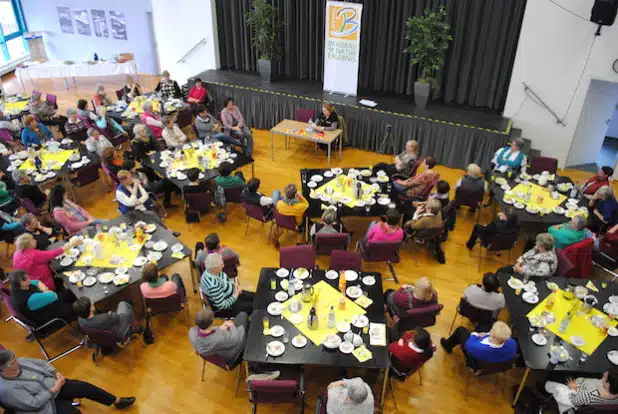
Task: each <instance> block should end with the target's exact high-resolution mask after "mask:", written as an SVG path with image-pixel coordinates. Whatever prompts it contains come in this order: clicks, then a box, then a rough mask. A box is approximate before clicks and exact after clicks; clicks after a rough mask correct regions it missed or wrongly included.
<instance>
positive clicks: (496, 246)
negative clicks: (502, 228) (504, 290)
mask: <svg viewBox="0 0 618 414" xmlns="http://www.w3.org/2000/svg"><path fill="white" fill-rule="evenodd" d="M518 237H519V233H518V232H508V233H498V234H496V235H494V236H493V237H492V238H491V239H490V240H489V243H488V244H487V246H483V242H482V241H481V242H480V244H479V245H480V248H479V266H478V270H479V271H480V270H481V262H482V261H483V247H485V251H486V252H500V251H503V250H507V251H508V263H511V251H512V250H513V248H514V247H515V243H517V238H518Z"/></svg>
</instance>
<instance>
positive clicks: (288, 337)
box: [283, 331, 290, 344]
mask: <svg viewBox="0 0 618 414" xmlns="http://www.w3.org/2000/svg"><path fill="white" fill-rule="evenodd" d="M289 340H290V334H289V333H288V331H283V343H284V344H287V343H288V341H289Z"/></svg>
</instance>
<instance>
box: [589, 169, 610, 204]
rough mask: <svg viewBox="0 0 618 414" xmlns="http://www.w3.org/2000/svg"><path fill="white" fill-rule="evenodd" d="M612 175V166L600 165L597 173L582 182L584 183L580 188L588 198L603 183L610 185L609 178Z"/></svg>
mask: <svg viewBox="0 0 618 414" xmlns="http://www.w3.org/2000/svg"><path fill="white" fill-rule="evenodd" d="M613 175H614V169H613V168H612V167H609V166H607V165H604V166H603V167H601V169H600V170H599V173H598V174H597V175H595V176H594V177H591V178H589V179H587V180H586V182H584V185H582V188H581V191H582V193H583V194H584V196H587V197H588V198H590V197H592V196H593V195H594V193H596V192H597V190H598V189H599V188H601V187H603V186H604V185H610V183H609V180H610V179H611V178H612V176H613Z"/></svg>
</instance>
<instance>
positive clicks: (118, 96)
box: [116, 89, 124, 101]
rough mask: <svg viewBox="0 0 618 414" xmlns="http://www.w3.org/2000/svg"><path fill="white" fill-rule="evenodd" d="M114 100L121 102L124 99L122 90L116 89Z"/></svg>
mask: <svg viewBox="0 0 618 414" xmlns="http://www.w3.org/2000/svg"><path fill="white" fill-rule="evenodd" d="M116 98H118V100H119V101H122V100H123V98H124V89H118V90H117V91H116Z"/></svg>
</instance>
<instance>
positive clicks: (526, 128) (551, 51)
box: [504, 0, 618, 167]
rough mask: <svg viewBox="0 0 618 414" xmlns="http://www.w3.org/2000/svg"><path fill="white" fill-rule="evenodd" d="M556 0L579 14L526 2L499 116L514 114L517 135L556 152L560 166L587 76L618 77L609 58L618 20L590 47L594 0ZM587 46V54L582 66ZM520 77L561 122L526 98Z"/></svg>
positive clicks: (539, 0) (540, 1)
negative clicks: (506, 95)
mask: <svg viewBox="0 0 618 414" xmlns="http://www.w3.org/2000/svg"><path fill="white" fill-rule="evenodd" d="M555 1H556V3H559V4H560V5H562V6H563V7H565V8H566V9H568V10H570V11H572V12H573V13H576V14H577V15H579V16H581V17H583V19H580V18H578V17H576V16H574V15H572V14H570V13H568V12H567V11H564V10H562V9H560V8H559V7H557V6H556V5H555V4H552V3H551V2H549V1H548V0H531V1H528V2H527V4H526V12H525V15H524V21H523V25H522V29H521V35H520V39H519V44H518V47H517V55H516V58H515V64H514V68H513V75H512V77H511V84H510V86H509V93H508V97H507V102H506V106H505V109H504V116H505V117H507V118H513V125H514V127H516V128H521V129H522V130H523V133H522V136H524V137H526V138H529V139H531V140H532V146H533V148H535V149H538V150H540V151H541V153H542V154H543V155H547V156H552V157H556V158H558V160H559V163H560V166H562V167H563V166H564V165H565V163H566V161H567V156H568V154H569V149H570V147H571V143H572V141H573V137H574V135H575V131H576V128H577V124H578V122H579V117H580V114H581V112H582V107H583V104H584V99H585V96H586V91H587V90H588V86H589V84H590V80H591V79H600V80H606V81H610V82H618V74H617V73H615V72H614V71H613V70H612V63H613V61H614V60H615V59H616V58H618V24H614V25H613V26H611V27H603V29H602V35H601V36H599V37H596V40H594V45H593V47H592V49H590V45H591V44H592V41H593V39H595V36H594V32H595V31H596V28H597V27H596V26H595V25H594V24H593V23H591V22H589V21H588V19H589V18H590V11H591V9H592V5H593V4H594V0H555ZM589 50H591V53H590V59H589V61H588V64H587V65H586V66H585V62H586V56H587V55H588V51H589ZM584 66H585V67H586V69H585V71H584V73H583V76H582V78H581V82H580V83H579V86H578V81H579V79H580V76H581V75H582V70H583V69H584ZM522 82H526V84H528V85H529V86H530V87H531V88H532V89H534V91H535V92H536V93H537V94H538V95H539V96H540V97H541V99H543V101H545V103H546V104H547V105H548V106H549V107H550V108H551V109H552V110H553V111H554V112H556V113H557V115H558V116H559V117H560V119H564V123H565V124H566V126H562V125H559V124H557V123H556V120H555V118H554V117H553V116H551V114H550V113H549V112H547V111H546V110H545V109H543V108H541V107H540V106H539V105H538V104H537V103H535V102H534V101H533V100H532V99H530V98H529V99H527V100H525V98H526V95H525V92H524V89H523V86H522ZM573 96H574V99H573V103H572V105H571V108H570V110H569V111H568V113H567V108H568V107H569V102H570V101H571V98H572V97H573ZM524 100H525V101H524ZM522 103H523V105H522Z"/></svg>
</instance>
